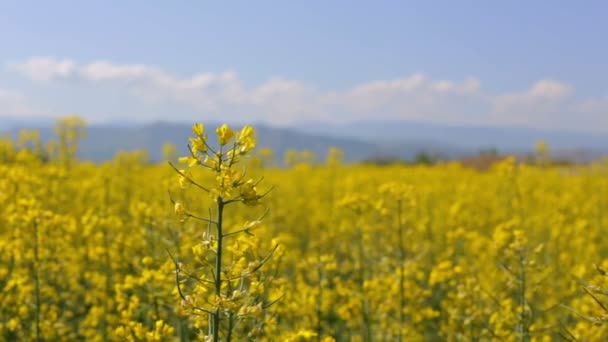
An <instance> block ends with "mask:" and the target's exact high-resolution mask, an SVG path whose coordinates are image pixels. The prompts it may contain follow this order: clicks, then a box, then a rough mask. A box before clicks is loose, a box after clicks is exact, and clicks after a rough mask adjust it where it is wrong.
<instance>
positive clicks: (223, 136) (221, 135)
mask: <svg viewBox="0 0 608 342" xmlns="http://www.w3.org/2000/svg"><path fill="white" fill-rule="evenodd" d="M215 133H216V134H217V139H218V142H219V144H220V145H222V146H224V145H226V144H227V143H228V142H229V141H230V139H232V137H234V131H233V130H232V129H231V128H230V127H228V125H227V124H223V125H222V126H220V127H218V128H217V129H216V130H215Z"/></svg>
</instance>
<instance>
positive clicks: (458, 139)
mask: <svg viewBox="0 0 608 342" xmlns="http://www.w3.org/2000/svg"><path fill="white" fill-rule="evenodd" d="M297 127H298V130H300V131H301V132H317V133H319V134H327V135H331V136H338V137H357V138H359V139H362V140H367V141H378V142H381V141H384V142H408V141H409V142H427V143H429V144H435V145H438V146H442V145H447V146H458V147H460V148H464V149H471V148H473V149H480V148H489V147H496V148H498V149H500V150H506V151H529V150H531V149H532V148H533V147H534V145H535V143H536V141H538V140H539V139H544V140H545V141H547V142H548V143H549V145H550V146H551V147H553V148H555V149H569V150H570V149H585V150H595V151H598V152H599V151H608V134H604V135H600V134H591V133H579V132H567V131H550V130H539V129H532V128H524V127H492V126H457V125H447V124H433V123H423V122H416V121H388V122H381V121H359V122H352V123H345V124H334V125H327V124H321V123H314V122H313V123H303V124H300V125H297Z"/></svg>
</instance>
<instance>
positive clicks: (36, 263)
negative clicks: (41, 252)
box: [34, 222, 40, 342]
mask: <svg viewBox="0 0 608 342" xmlns="http://www.w3.org/2000/svg"><path fill="white" fill-rule="evenodd" d="M34 235H35V236H34V286H35V288H34V291H35V296H36V317H35V319H36V342H38V341H40V279H39V276H38V266H39V259H38V223H36V222H34Z"/></svg>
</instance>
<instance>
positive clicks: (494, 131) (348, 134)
mask: <svg viewBox="0 0 608 342" xmlns="http://www.w3.org/2000/svg"><path fill="white" fill-rule="evenodd" d="M217 126H218V123H213V122H207V123H206V127H207V131H208V132H210V136H213V134H211V133H213V130H214V129H215V127H217ZM254 126H255V127H256V129H257V132H258V137H259V141H258V146H259V147H270V148H272V149H273V150H274V151H275V155H276V156H277V157H278V158H281V159H282V158H283V155H284V153H285V151H286V150H288V149H297V150H303V149H308V150H311V151H313V152H315V153H316V154H317V156H318V159H323V158H324V157H325V153H326V152H327V150H328V149H329V148H330V147H332V146H335V147H338V148H341V149H343V150H344V151H345V155H346V159H347V160H348V161H356V160H364V159H370V158H376V159H382V158H386V159H392V158H401V159H412V158H413V157H414V156H415V155H416V154H417V153H418V152H421V151H424V152H427V153H430V154H433V155H439V156H442V157H445V158H453V157H461V156H465V155H471V154H476V153H477V152H478V151H479V150H481V149H487V148H496V149H498V150H499V151H500V152H514V153H524V152H528V151H531V150H532V149H533V148H534V144H535V142H536V141H537V140H538V139H545V140H546V141H547V142H548V143H549V145H550V146H551V148H552V149H553V151H555V152H556V153H559V154H561V155H564V156H569V157H572V156H575V157H577V158H580V159H591V158H595V157H597V156H598V155H600V154H602V153H607V152H608V136H607V135H591V134H584V133H576V132H555V131H542V130H534V129H529V128H517V127H505V128H502V127H500V128H499V127H466V126H449V125H440V124H428V123H419V122H404V121H393V122H379V121H361V122H355V123H345V124H341V125H327V124H321V123H305V124H299V125H295V126H294V128H280V127H273V126H271V125H268V124H264V123H258V124H254ZM19 127H28V128H36V127H37V128H38V129H39V130H40V132H41V135H42V137H43V139H44V140H47V139H49V138H50V137H52V136H53V130H52V123H51V122H43V121H36V122H33V121H28V122H22V121H21V122H20V121H19V120H11V121H9V120H0V132H2V131H4V132H10V133H12V134H14V135H16V132H17V131H18V129H19ZM190 127H191V125H190V124H189V123H169V122H156V123H149V124H138V123H131V124H114V123H112V124H106V125H91V126H89V127H88V137H87V138H86V139H85V140H84V141H83V142H82V143H81V148H80V153H79V154H80V157H81V158H83V159H88V160H93V161H103V160H108V159H111V158H112V157H113V156H114V155H115V154H116V152H118V151H119V150H126V151H130V150H135V149H145V150H147V151H148V152H149V154H150V158H151V159H152V160H160V159H161V158H162V156H161V153H162V152H161V151H162V146H163V144H164V143H167V142H169V143H172V144H174V145H176V146H177V147H178V149H179V151H180V153H182V154H185V153H186V152H187V143H188V140H187V138H188V137H189V136H191V135H192V133H191V129H190ZM233 127H235V128H237V127H239V126H238V125H233ZM583 152H584V153H583Z"/></svg>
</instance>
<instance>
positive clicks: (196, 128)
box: [192, 123, 205, 139]
mask: <svg viewBox="0 0 608 342" xmlns="http://www.w3.org/2000/svg"><path fill="white" fill-rule="evenodd" d="M204 130H205V126H204V125H203V124H202V123H195V124H194V125H193V126H192V132H193V133H194V134H195V135H196V136H197V137H199V138H201V139H202V138H203V133H204Z"/></svg>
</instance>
